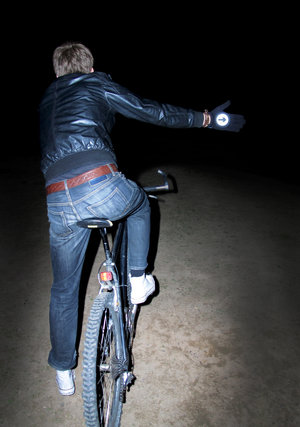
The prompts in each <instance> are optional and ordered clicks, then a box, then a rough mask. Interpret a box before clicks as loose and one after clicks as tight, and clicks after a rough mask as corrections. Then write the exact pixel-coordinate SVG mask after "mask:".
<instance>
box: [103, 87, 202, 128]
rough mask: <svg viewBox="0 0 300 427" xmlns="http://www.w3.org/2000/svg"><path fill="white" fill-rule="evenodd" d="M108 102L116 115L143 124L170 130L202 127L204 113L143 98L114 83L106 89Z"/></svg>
mask: <svg viewBox="0 0 300 427" xmlns="http://www.w3.org/2000/svg"><path fill="white" fill-rule="evenodd" d="M105 98H106V102H107V103H108V104H109V106H110V108H112V109H113V110H114V111H115V112H116V113H120V114H122V115H123V116H125V117H127V118H130V119H136V120H139V121H142V122H147V123H151V124H154V125H158V126H165V127H170V128H191V127H201V126H202V123H203V113H201V112H197V111H194V110H190V109H185V108H182V107H176V106H174V105H170V104H161V103H159V102H157V101H153V100H150V99H145V98H141V97H139V96H137V95H135V94H133V93H132V92H130V91H129V90H128V89H126V88H124V87H122V86H120V85H118V84H116V83H112V85H110V86H109V87H106V88H105Z"/></svg>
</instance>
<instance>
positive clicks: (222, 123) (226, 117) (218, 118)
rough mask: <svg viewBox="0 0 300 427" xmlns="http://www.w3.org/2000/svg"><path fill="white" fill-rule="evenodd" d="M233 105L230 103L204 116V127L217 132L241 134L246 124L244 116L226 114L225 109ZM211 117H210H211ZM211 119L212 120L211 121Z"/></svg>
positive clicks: (206, 112) (205, 113)
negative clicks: (226, 131)
mask: <svg viewBox="0 0 300 427" xmlns="http://www.w3.org/2000/svg"><path fill="white" fill-rule="evenodd" d="M230 104H231V102H230V101H227V102H225V103H224V104H222V105H219V106H218V107H216V108H215V109H214V110H212V111H210V112H208V111H207V110H206V111H205V112H204V113H203V114H204V121H203V126H204V127H208V128H212V129H216V130H228V131H230V132H239V131H240V130H241V128H242V127H243V126H244V124H245V122H246V121H245V118H244V116H242V115H240V114H229V113H225V111H224V110H225V109H226V108H227V107H229V105H230ZM209 116H210V117H209ZM209 119H210V120H209Z"/></svg>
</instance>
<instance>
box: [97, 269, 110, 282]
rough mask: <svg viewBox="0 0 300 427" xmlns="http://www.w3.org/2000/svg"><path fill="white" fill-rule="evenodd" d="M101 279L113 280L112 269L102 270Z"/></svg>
mask: <svg viewBox="0 0 300 427" xmlns="http://www.w3.org/2000/svg"><path fill="white" fill-rule="evenodd" d="M100 279H101V280H102V281H103V282H109V281H110V280H112V279H113V275H112V272H111V271H102V272H101V273H100Z"/></svg>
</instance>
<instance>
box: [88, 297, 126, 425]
mask: <svg viewBox="0 0 300 427" xmlns="http://www.w3.org/2000/svg"><path fill="white" fill-rule="evenodd" d="M121 348H122V344H121V332H120V323H119V319H118V316H117V313H116V311H115V310H114V308H113V293H110V292H109V293H101V294H99V295H98V296H97V297H96V298H95V301H94V303H93V306H92V308H91V311H90V316H89V319H88V324H87V329H86V337H85V342H84V351H83V373H82V377H83V393H82V397H83V407H84V417H85V421H86V425H87V426H88V427H98V426H99V427H100V426H105V427H111V426H113V427H118V426H119V425H120V421H121V415H122V407H123V400H122V398H123V396H122V395H123V387H122V378H121V376H120V375H118V376H116V375H115V374H114V375H113V373H112V371H113V367H112V364H113V360H117V361H118V360H120V359H121ZM115 358H116V359H115Z"/></svg>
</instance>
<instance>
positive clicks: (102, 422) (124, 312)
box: [78, 170, 169, 427]
mask: <svg viewBox="0 0 300 427" xmlns="http://www.w3.org/2000/svg"><path fill="white" fill-rule="evenodd" d="M158 173H160V174H161V175H162V176H163V179H164V184H163V185H158V186H154V187H144V190H145V191H146V193H147V194H148V197H151V194H150V193H158V192H161V191H169V182H168V177H167V175H166V174H165V173H164V172H162V171H160V170H159V171H158ZM152 197H153V196H152ZM154 197H155V196H154ZM78 225H79V226H81V227H85V228H90V229H94V228H96V229H99V231H100V235H101V240H102V243H103V248H104V253H105V260H104V261H103V263H102V264H101V265H100V267H99V270H98V275H97V276H98V281H99V284H100V290H99V294H98V295H97V296H96V298H95V300H94V302H93V305H92V308H91V310H90V315H89V319H88V323H87V327H86V336H85V342H84V351H83V373H82V377H83V394H82V397H83V406H84V417H85V421H86V425H87V426H88V427H97V426H106V427H117V426H119V425H120V422H121V415H122V408H123V403H124V402H125V394H126V390H128V389H129V387H130V385H132V383H133V381H134V379H135V377H134V374H133V358H132V345H133V339H134V333H135V324H136V318H137V311H138V306H137V305H133V304H132V303H131V300H130V280H129V277H128V268H127V227H126V219H123V220H119V221H118V226H117V231H116V234H115V237H114V239H113V245H112V249H110V246H109V242H108V233H107V229H108V228H111V227H113V223H112V222H111V221H110V220H107V219H101V218H89V219H86V220H83V221H79V222H78Z"/></svg>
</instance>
